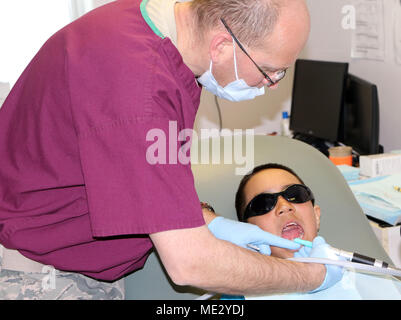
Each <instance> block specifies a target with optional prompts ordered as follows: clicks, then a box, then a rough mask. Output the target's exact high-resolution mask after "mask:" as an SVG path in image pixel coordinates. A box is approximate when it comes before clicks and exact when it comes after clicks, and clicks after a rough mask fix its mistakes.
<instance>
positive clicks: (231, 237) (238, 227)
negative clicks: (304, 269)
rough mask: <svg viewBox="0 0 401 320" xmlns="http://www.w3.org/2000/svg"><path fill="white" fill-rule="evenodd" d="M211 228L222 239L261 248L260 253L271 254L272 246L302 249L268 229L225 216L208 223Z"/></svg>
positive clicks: (246, 246) (239, 244) (243, 245)
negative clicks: (267, 230)
mask: <svg viewBox="0 0 401 320" xmlns="http://www.w3.org/2000/svg"><path fill="white" fill-rule="evenodd" d="M208 228H209V230H210V231H211V232H212V233H213V235H214V236H215V237H216V238H218V239H221V240H226V241H229V242H232V243H234V244H236V245H238V246H240V247H243V248H246V249H251V250H253V249H252V248H249V247H248V244H249V245H252V246H255V247H257V248H259V250H257V251H259V252H260V253H262V254H264V255H270V254H271V250H270V246H275V247H281V248H286V249H291V250H298V249H300V247H301V246H300V245H299V244H297V243H295V242H293V241H290V240H287V239H283V238H281V237H278V236H276V235H273V234H271V233H268V232H266V231H263V230H262V229H261V228H259V227H258V226H256V225H254V224H251V223H245V222H238V221H234V220H230V219H226V218H224V217H217V218H214V219H213V220H212V221H211V222H210V223H209V225H208Z"/></svg>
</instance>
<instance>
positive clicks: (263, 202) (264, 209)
mask: <svg viewBox="0 0 401 320" xmlns="http://www.w3.org/2000/svg"><path fill="white" fill-rule="evenodd" d="M279 196H282V197H283V198H284V199H285V200H287V201H288V202H291V203H304V202H307V201H312V204H313V205H314V204H315V198H314V196H313V193H312V191H311V190H310V189H309V188H308V187H307V186H305V185H303V184H293V185H291V186H289V187H288V188H286V189H285V190H284V191H281V192H278V193H261V194H258V195H257V196H256V197H254V198H253V199H252V200H251V201H250V202H249V204H248V205H247V207H246V209H245V212H244V217H243V221H246V219H248V218H250V217H254V216H260V215H263V214H266V213H268V212H270V211H271V210H273V209H274V207H275V206H276V204H277V200H278V197H279Z"/></svg>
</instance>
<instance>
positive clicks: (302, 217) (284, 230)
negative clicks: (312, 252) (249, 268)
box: [235, 164, 320, 258]
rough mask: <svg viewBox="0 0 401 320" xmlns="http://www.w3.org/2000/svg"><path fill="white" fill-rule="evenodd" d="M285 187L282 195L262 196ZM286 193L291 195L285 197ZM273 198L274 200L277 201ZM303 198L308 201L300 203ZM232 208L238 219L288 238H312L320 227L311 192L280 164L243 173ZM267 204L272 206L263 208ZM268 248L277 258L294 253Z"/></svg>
mask: <svg viewBox="0 0 401 320" xmlns="http://www.w3.org/2000/svg"><path fill="white" fill-rule="evenodd" d="M300 185H301V186H300ZM284 190H286V193H284V197H283V196H279V197H278V198H277V197H273V199H270V198H265V196H264V195H262V194H264V193H273V194H274V193H278V192H282V191H284ZM308 192H309V193H308ZM287 194H288V195H287ZM286 195H287V197H288V196H290V197H291V198H288V199H285V198H286ZM302 196H304V197H302ZM305 196H306V197H305ZM274 198H276V199H277V202H276V204H275V201H274V200H275V199H274ZM251 200H252V202H251ZM304 200H307V201H305V202H300V201H304ZM294 201H296V202H294ZM250 202H251V204H250ZM274 204H275V205H274ZM235 207H236V210H237V216H238V220H240V221H242V222H249V223H252V224H255V225H257V226H259V227H260V228H262V229H263V230H265V231H268V232H270V233H272V234H275V235H278V236H280V237H283V238H286V239H289V240H293V239H295V238H301V239H304V240H308V241H312V240H313V239H314V238H315V237H316V236H317V232H318V230H319V225H320V207H319V206H318V205H316V204H314V198H313V194H312V192H311V191H310V190H309V189H308V188H307V187H306V186H305V184H304V183H303V181H302V180H301V178H299V177H298V176H297V174H296V173H295V172H294V171H292V170H291V169H290V168H287V167H285V166H283V165H279V164H265V165H261V166H259V167H256V168H255V169H254V170H253V171H252V173H250V174H248V175H246V176H245V177H244V178H243V179H242V181H241V183H240V185H239V187H238V191H237V194H236V198H235ZM269 207H272V209H271V210H270V211H265V210H266V208H269ZM255 210H259V211H258V212H255ZM271 250H272V256H276V257H279V258H290V257H293V255H294V251H291V250H288V249H283V248H278V247H271Z"/></svg>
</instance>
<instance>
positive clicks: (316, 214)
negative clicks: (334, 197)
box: [313, 204, 320, 231]
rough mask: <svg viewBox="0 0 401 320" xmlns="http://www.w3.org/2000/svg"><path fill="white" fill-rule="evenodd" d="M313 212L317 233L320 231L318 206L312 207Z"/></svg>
mask: <svg viewBox="0 0 401 320" xmlns="http://www.w3.org/2000/svg"><path fill="white" fill-rule="evenodd" d="M313 210H314V212H315V218H316V227H317V231H319V229H320V207H319V205H317V204H315V206H314V207H313Z"/></svg>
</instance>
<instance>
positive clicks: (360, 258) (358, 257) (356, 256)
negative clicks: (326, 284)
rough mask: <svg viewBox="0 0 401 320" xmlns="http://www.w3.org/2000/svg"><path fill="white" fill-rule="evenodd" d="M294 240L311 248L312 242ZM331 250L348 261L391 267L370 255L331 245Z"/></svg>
mask: <svg viewBox="0 0 401 320" xmlns="http://www.w3.org/2000/svg"><path fill="white" fill-rule="evenodd" d="M293 241H294V242H296V243H298V244H301V245H304V246H306V247H309V248H312V242H310V241H306V240H302V239H299V238H296V239H294V240H293ZM331 250H332V251H333V252H334V253H335V254H337V255H338V256H340V257H343V258H345V259H347V260H348V261H351V262H356V263H363V264H367V265H370V266H374V267H378V268H389V267H391V266H390V265H389V264H388V263H387V262H385V261H381V260H378V259H375V258H371V257H367V256H364V255H362V254H360V253H356V252H349V251H345V250H341V249H337V248H333V247H331Z"/></svg>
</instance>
